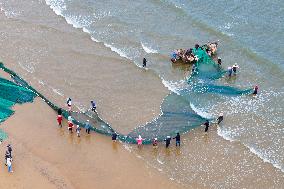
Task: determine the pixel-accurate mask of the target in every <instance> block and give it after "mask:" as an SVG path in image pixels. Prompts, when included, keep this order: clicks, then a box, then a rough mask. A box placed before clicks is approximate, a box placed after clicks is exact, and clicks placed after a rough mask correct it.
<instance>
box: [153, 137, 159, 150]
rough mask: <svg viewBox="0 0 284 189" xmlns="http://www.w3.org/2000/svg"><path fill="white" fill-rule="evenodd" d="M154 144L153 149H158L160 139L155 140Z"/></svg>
mask: <svg viewBox="0 0 284 189" xmlns="http://www.w3.org/2000/svg"><path fill="white" fill-rule="evenodd" d="M152 144H153V148H157V147H158V138H154V140H153V143H152Z"/></svg>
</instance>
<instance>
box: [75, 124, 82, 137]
mask: <svg viewBox="0 0 284 189" xmlns="http://www.w3.org/2000/svg"><path fill="white" fill-rule="evenodd" d="M80 131H81V128H80V126H79V125H77V128H76V133H77V137H80Z"/></svg>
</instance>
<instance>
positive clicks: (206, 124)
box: [203, 120, 209, 132]
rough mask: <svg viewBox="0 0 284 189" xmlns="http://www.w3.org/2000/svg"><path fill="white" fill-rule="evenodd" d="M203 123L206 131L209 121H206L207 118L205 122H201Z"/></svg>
mask: <svg viewBox="0 0 284 189" xmlns="http://www.w3.org/2000/svg"><path fill="white" fill-rule="evenodd" d="M203 125H205V132H207V131H208V129H209V121H208V120H206V122H205V123H203Z"/></svg>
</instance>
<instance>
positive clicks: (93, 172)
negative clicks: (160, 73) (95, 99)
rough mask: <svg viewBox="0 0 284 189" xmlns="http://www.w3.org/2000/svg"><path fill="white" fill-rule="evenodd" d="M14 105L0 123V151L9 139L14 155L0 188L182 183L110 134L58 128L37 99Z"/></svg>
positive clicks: (50, 112) (0, 175)
mask: <svg viewBox="0 0 284 189" xmlns="http://www.w3.org/2000/svg"><path fill="white" fill-rule="evenodd" d="M15 110H16V113H15V115H14V116H12V117H11V118H9V119H8V120H7V121H6V122H4V123H3V124H1V126H0V127H1V129H3V130H4V131H5V132H7V134H8V135H9V138H8V139H7V140H6V141H5V142H4V143H2V144H1V151H0V153H1V154H4V152H5V149H6V148H5V147H6V145H7V144H8V143H11V144H12V146H13V156H14V161H13V169H14V172H13V173H11V174H9V173H8V172H7V170H6V169H7V167H5V166H4V163H3V161H4V160H3V161H2V163H1V171H0V188H3V189H4V188H46V189H51V188H68V189H69V188H80V189H84V188H120V187H123V188H182V187H181V186H179V185H178V184H177V183H175V182H173V181H170V180H169V179H167V178H166V176H164V175H161V174H160V173H159V172H158V171H157V170H155V169H153V168H151V167H148V166H146V165H145V163H144V162H143V161H141V160H139V159H138V158H136V157H135V156H134V155H133V154H131V153H129V152H128V151H127V150H125V148H124V147H123V146H122V144H121V143H116V144H113V143H112V141H111V140H110V138H109V137H105V136H102V135H100V134H96V133H92V134H90V135H88V136H87V135H86V134H85V131H84V130H82V136H81V137H80V138H77V136H76V135H75V133H73V134H69V133H68V131H67V128H66V123H65V122H64V127H63V128H59V127H58V126H57V123H56V119H55V117H56V113H55V112H54V111H53V110H51V109H50V108H49V107H48V106H47V105H46V104H45V103H44V102H43V101H42V100H41V99H38V98H37V99H36V100H35V102H34V103H29V104H25V105H21V106H20V105H17V106H16V107H15ZM194 188H196V187H194Z"/></svg>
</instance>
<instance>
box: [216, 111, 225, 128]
mask: <svg viewBox="0 0 284 189" xmlns="http://www.w3.org/2000/svg"><path fill="white" fill-rule="evenodd" d="M223 119H224V116H223V113H220V114H219V117H218V118H217V124H218V125H219V124H220V123H221V122H222V121H223Z"/></svg>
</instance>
